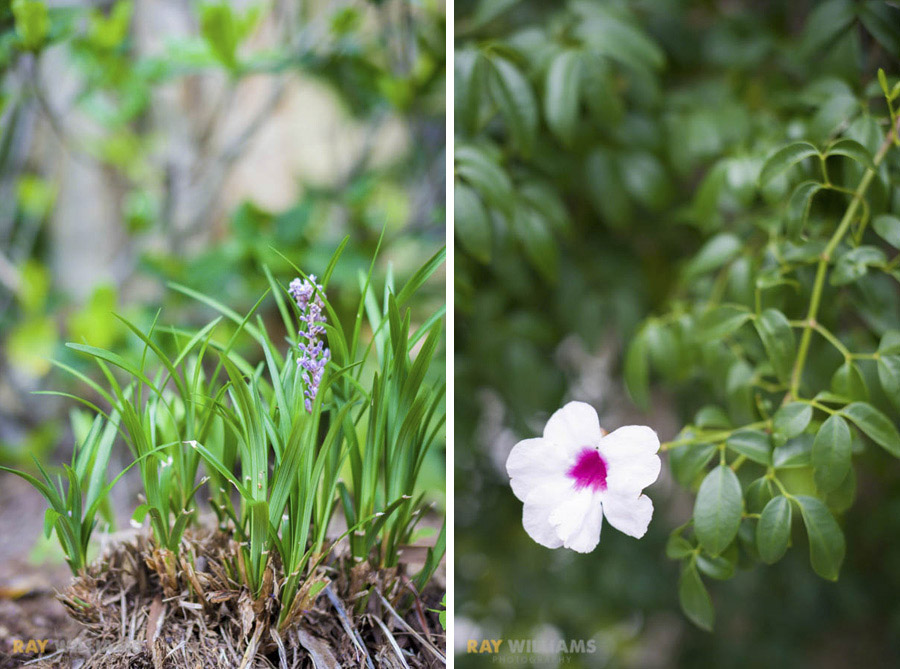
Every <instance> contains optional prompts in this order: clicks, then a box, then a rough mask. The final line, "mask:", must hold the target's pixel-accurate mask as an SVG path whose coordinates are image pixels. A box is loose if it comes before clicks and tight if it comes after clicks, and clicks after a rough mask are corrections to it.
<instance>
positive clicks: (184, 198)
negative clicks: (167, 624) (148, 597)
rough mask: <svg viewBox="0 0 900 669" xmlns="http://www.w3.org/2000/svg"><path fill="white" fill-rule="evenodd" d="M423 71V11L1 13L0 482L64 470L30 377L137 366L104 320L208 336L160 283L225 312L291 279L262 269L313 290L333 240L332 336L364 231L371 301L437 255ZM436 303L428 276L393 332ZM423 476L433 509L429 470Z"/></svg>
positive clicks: (121, 8) (60, 418) (432, 151)
mask: <svg viewBox="0 0 900 669" xmlns="http://www.w3.org/2000/svg"><path fill="white" fill-rule="evenodd" d="M445 61H446V58H445V7H444V4H443V3H442V2H438V1H436V0H421V1H415V2H411V1H408V0H396V1H395V0H383V1H378V0H373V1H357V2H352V1H351V2H343V1H336V0H301V1H296V0H271V1H260V2H191V1H188V0H169V1H166V2H151V1H150V0H134V1H133V2H132V1H127V0H120V1H117V2H106V1H100V2H77V3H55V2H42V1H41V0H16V1H15V2H13V3H11V4H10V3H8V2H5V3H3V4H2V7H0V70H2V77H0V114H2V116H0V132H2V135H0V463H3V464H6V465H11V464H13V465H15V466H25V467H28V466H33V465H30V463H31V457H30V456H31V455H36V456H37V457H39V458H41V459H43V460H47V461H51V462H53V461H55V460H56V457H57V456H58V457H61V458H63V457H68V456H67V455H66V453H67V452H70V450H71V447H72V443H71V434H70V431H69V421H68V414H69V412H70V410H72V408H73V404H72V403H69V402H66V401H65V400H62V399H60V398H57V397H49V396H42V395H34V394H33V392H34V391H41V390H47V389H53V390H60V391H71V390H72V385H71V384H72V380H71V377H69V376H68V375H67V374H64V373H61V372H56V371H54V370H53V368H52V366H51V363H50V359H56V360H59V361H62V362H64V363H66V364H69V365H72V366H74V367H76V368H77V369H81V370H83V371H85V372H87V373H90V374H93V373H95V368H92V367H91V365H90V362H89V361H87V360H85V359H84V358H83V357H80V356H78V355H77V354H74V353H73V352H72V351H70V350H69V349H66V348H65V347H64V346H63V344H64V342H66V341H74V342H87V343H89V344H91V345H94V346H99V347H103V348H109V349H112V350H115V351H117V352H119V353H120V354H122V355H124V356H125V357H130V356H139V355H140V353H141V348H140V346H139V345H138V341H137V339H136V338H135V337H133V336H126V328H125V327H124V325H122V324H121V323H120V322H119V321H117V320H116V319H115V318H114V316H113V312H117V313H121V314H123V315H125V316H127V317H128V318H129V319H131V320H133V321H135V322H136V323H138V324H140V325H141V326H142V327H145V328H146V327H149V325H150V323H151V322H152V320H153V318H154V316H155V315H156V313H157V311H158V310H160V309H161V310H162V313H161V316H160V320H159V324H160V325H174V326H177V327H184V328H193V327H197V326H200V325H202V324H204V323H205V322H208V320H210V319H211V317H212V312H211V310H209V309H208V308H206V307H204V306H203V305H201V304H200V303H198V302H196V301H192V300H190V299H188V298H186V297H184V296H182V295H179V294H178V293H176V292H175V291H172V290H169V289H167V288H166V285H167V283H168V282H177V283H180V284H184V285H187V286H189V287H191V288H194V289H196V290H198V291H201V292H203V293H205V294H208V295H210V296H213V297H215V298H216V299H218V300H219V301H221V302H222V303H224V304H226V305H228V306H229V307H231V308H232V309H234V310H235V311H238V312H241V313H245V312H246V311H248V310H249V309H250V307H252V306H253V304H254V303H255V302H256V301H257V299H258V298H259V297H260V296H261V295H262V293H263V291H264V290H265V289H266V287H267V283H266V278H265V275H264V274H263V271H262V267H263V266H264V265H266V266H268V267H269V268H270V269H271V270H272V272H273V274H274V275H275V276H276V277H277V278H278V279H280V280H281V281H282V282H284V283H285V284H286V283H287V282H288V281H290V279H291V278H292V274H291V270H290V268H289V266H288V264H287V262H286V261H285V260H284V259H283V258H282V257H281V256H280V255H279V253H280V254H283V255H284V256H287V257H288V258H290V259H291V261H292V262H293V263H295V264H296V265H297V266H299V267H302V268H303V269H304V270H305V271H307V272H309V273H313V274H320V273H321V272H322V271H324V269H325V266H326V264H327V262H328V260H329V259H330V257H331V255H332V253H333V252H334V250H335V249H336V247H337V246H338V244H339V243H340V241H341V240H342V239H343V238H344V236H348V235H349V237H350V241H349V244H348V246H347V249H346V251H345V252H344V254H343V257H342V259H341V261H340V263H339V264H338V266H337V269H336V271H335V273H334V275H333V277H332V281H331V285H330V286H329V298H330V299H331V301H332V303H333V304H334V305H335V307H336V309H337V311H338V313H339V315H340V316H341V318H342V319H350V318H352V317H353V316H354V315H355V305H356V303H357V300H358V296H359V289H360V284H359V273H360V271H366V270H367V269H368V267H369V263H370V262H371V259H372V257H373V255H374V253H375V250H376V246H377V243H378V240H379V237H380V235H381V234H382V230H384V242H383V244H382V248H381V252H380V254H379V257H378V263H377V265H376V268H377V269H376V277H375V280H376V285H383V281H384V279H385V277H386V276H387V274H388V272H389V271H390V272H393V275H394V277H395V281H396V282H398V283H399V284H400V285H402V284H403V283H404V282H405V281H406V279H407V278H408V277H409V276H410V275H411V274H412V273H413V272H414V271H415V270H416V269H418V268H419V266H420V265H421V264H422V262H423V261H424V259H425V258H427V257H430V256H431V255H432V254H433V253H435V252H436V251H437V250H438V249H439V248H440V247H441V246H443V244H444V238H445V232H444V231H445V211H444V193H445V184H446V179H445V174H444V173H445V156H446V152H445V146H444V145H445V128H446V120H445V110H446V93H445V89H446V77H445ZM444 301H445V292H444V272H443V271H439V272H438V274H437V275H436V276H435V277H434V279H433V280H432V281H430V282H429V284H427V285H426V287H425V288H424V289H423V290H422V291H421V297H420V299H419V303H418V304H416V305H414V308H413V321H414V323H415V322H416V321H417V320H418V321H421V320H423V319H424V318H426V317H427V316H429V315H430V314H431V313H433V312H434V311H435V310H436V309H438V308H440V307H441V305H443V304H444ZM261 314H262V316H263V318H265V319H266V321H267V324H269V325H271V327H272V328H273V332H275V333H279V332H283V326H280V325H279V319H278V317H277V311H276V310H275V305H274V302H273V301H272V300H271V299H270V300H268V301H267V302H266V303H265V304H264V306H263V308H262V311H261ZM225 330H227V327H226V328H225V329H223V330H222V333H223V334H222V336H225V337H227V334H228V333H227V332H225ZM278 336H280V335H278ZM274 338H275V337H273V339H274ZM285 345H287V344H285ZM258 355H259V352H258V351H254V352H252V356H258ZM436 360H438V362H437V363H436V365H441V366H442V365H443V356H442V355H439V356H437V357H436ZM440 369H441V370H443V367H441V368H440ZM441 373H442V371H441ZM79 390H83V388H81V389H79ZM121 451H122V452H121V453H120V454H119V455H120V456H121V458H123V460H124V458H125V456H126V453H125V449H121ZM114 466H116V465H114ZM426 469H427V473H426V474H425V477H424V479H423V485H424V487H426V488H428V489H430V490H432V491H433V495H432V496H433V499H434V501H435V502H437V503H438V504H440V505H443V497H444V495H443V490H444V453H443V449H435V450H434V451H433V453H432V456H431V458H430V460H429V462H428V464H427V466H426ZM123 483H125V484H126V485H125V486H123V489H122V490H121V491H120V490H117V495H118V497H119V500H120V502H122V503H124V504H127V505H128V506H129V508H130V505H131V504H132V502H133V500H131V499H127V495H128V493H127V489H128V486H127V479H126V481H123ZM0 488H6V494H5V495H4V494H3V491H2V490H0V515H2V512H3V510H4V509H3V505H4V503H6V502H10V503H11V500H10V496H12V495H13V494H14V492H15V491H14V489H13V488H14V486H13V483H12V482H11V481H10V480H9V479H7V478H4V481H3V482H2V484H0ZM15 490H18V488H16V489H15ZM7 508H9V507H7ZM39 511H41V510H40V509H39ZM13 524H14V523H13ZM7 525H8V524H3V523H0V526H3V527H6V526H7ZM32 529H33V530H34V531H33V532H32V531H31V530H32ZM39 533H40V525H39V521H38V525H37V526H36V527H34V528H30V529H29V530H27V531H26V532H23V533H22V534H21V535H20V537H21V540H22V541H23V542H27V541H28V540H29V537H31V536H32V535H33V536H37V535H38V534H39ZM11 543H13V544H14V543H15V542H11ZM17 550H19V551H21V547H18V548H17V547H16V546H8V547H7V549H6V552H5V553H4V555H8V554H9V553H10V551H12V552H13V553H15V552H16V551H17Z"/></svg>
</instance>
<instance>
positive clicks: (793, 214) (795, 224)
mask: <svg viewBox="0 0 900 669" xmlns="http://www.w3.org/2000/svg"><path fill="white" fill-rule="evenodd" d="M821 189H822V184H820V183H819V182H818V181H804V182H803V183H801V184H800V185H798V186H797V187H796V188H795V189H794V192H793V193H792V194H791V199H790V200H789V201H788V207H787V225H786V226H785V232H786V234H787V236H788V237H789V238H791V239H796V238H797V237H798V236H799V235H800V234H801V233H802V232H803V228H804V226H805V225H806V219H807V218H808V217H809V209H810V207H811V206H812V201H813V197H814V196H815V194H816V193H818V192H819V191H820V190H821Z"/></svg>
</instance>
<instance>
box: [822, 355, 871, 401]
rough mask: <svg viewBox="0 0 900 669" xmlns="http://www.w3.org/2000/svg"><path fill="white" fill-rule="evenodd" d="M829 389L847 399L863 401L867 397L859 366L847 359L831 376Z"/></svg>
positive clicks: (866, 389)
mask: <svg viewBox="0 0 900 669" xmlns="http://www.w3.org/2000/svg"><path fill="white" fill-rule="evenodd" d="M831 390H832V391H833V392H834V393H835V394H837V395H840V396H841V397H846V398H847V399H849V400H860V401H865V400H867V399H869V389H868V388H867V387H866V381H865V379H864V378H863V375H862V373H861V372H860V371H859V367H858V366H857V365H856V364H855V363H854V362H853V361H852V360H848V361H846V362H845V363H844V364H843V365H841V366H840V367H838V368H837V370H836V371H835V373H834V375H833V376H832V377H831Z"/></svg>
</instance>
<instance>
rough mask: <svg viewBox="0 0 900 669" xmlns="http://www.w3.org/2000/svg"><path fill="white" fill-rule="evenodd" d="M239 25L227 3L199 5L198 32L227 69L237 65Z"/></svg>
mask: <svg viewBox="0 0 900 669" xmlns="http://www.w3.org/2000/svg"><path fill="white" fill-rule="evenodd" d="M238 31H239V26H238V21H237V19H236V17H235V15H234V10H232V8H231V6H230V5H228V4H227V3H224V2H221V3H210V4H205V5H202V6H201V7H200V32H201V33H202V34H203V38H204V39H205V40H206V42H207V44H209V47H210V50H211V51H212V53H213V55H215V57H216V58H217V59H218V60H219V61H220V62H221V63H222V64H223V65H225V67H227V68H229V69H234V68H236V67H237V46H238V41H239V32H238Z"/></svg>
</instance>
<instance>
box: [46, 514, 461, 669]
mask: <svg viewBox="0 0 900 669" xmlns="http://www.w3.org/2000/svg"><path fill="white" fill-rule="evenodd" d="M238 553H239V547H238V545H237V543H236V542H235V541H234V540H232V539H231V538H230V537H228V536H227V535H225V534H223V533H220V532H209V531H195V532H189V533H187V534H186V535H185V538H184V540H183V543H182V547H181V551H180V553H179V555H178V557H177V558H176V557H175V556H174V555H173V554H171V553H169V552H167V551H165V550H164V549H159V548H158V547H156V546H155V545H154V544H153V543H152V542H151V540H150V539H149V538H148V537H147V536H145V535H139V536H138V537H137V538H136V539H135V540H133V541H131V542H127V543H120V544H118V545H116V546H114V547H112V548H111V549H109V550H108V551H107V552H106V553H105V554H104V555H103V556H101V558H100V559H98V560H97V561H96V562H95V563H94V564H93V565H92V566H91V567H90V568H89V569H88V570H87V572H86V573H85V574H83V575H82V576H79V577H78V578H76V579H74V581H73V582H72V583H71V585H70V586H69V587H68V588H66V589H65V590H64V591H63V592H62V593H60V595H59V599H60V601H61V602H62V603H63V605H64V606H65V608H66V609H67V611H68V613H69V615H70V616H71V617H72V618H73V619H74V620H76V621H77V622H78V623H80V626H81V632H80V633H79V634H78V635H77V636H76V637H75V638H74V639H71V640H69V641H67V642H65V643H64V644H62V647H59V648H56V649H52V648H48V649H47V652H46V654H45V655H44V656H43V659H42V660H41V661H39V662H37V663H35V664H32V665H30V666H36V667H42V668H43V669H49V668H54V669H55V668H63V667H65V668H66V669H69V668H70V667H77V668H78V669H124V668H126V667H127V668H129V669H145V668H146V669H170V668H183V667H184V668H187V667H189V668H190V669H210V668H213V667H222V668H227V669H251V668H252V669H256V668H261V667H277V668H279V669H282V668H283V669H305V668H316V669H336V668H340V667H360V668H370V669H381V668H382V667H384V668H388V669H406V667H409V668H410V669H419V668H431V667H443V666H445V664H446V662H445V660H444V657H445V656H446V651H445V636H444V632H443V630H442V628H441V626H440V624H439V621H438V615H437V614H436V613H435V612H434V611H433V610H432V609H438V608H442V604H440V600H441V596H442V594H441V592H442V591H441V589H440V588H439V587H437V586H436V585H432V586H429V588H427V589H426V591H425V592H424V593H421V594H416V593H415V592H414V591H413V588H412V584H411V583H410V581H409V579H408V578H407V577H406V576H405V574H404V573H403V567H400V568H399V569H397V568H394V569H384V570H376V569H373V568H371V567H370V565H369V563H367V562H364V563H361V564H357V565H354V566H351V563H350V560H349V557H347V556H335V557H333V558H332V559H331V561H330V563H329V564H326V565H323V566H320V567H319V568H318V569H317V571H316V574H315V577H314V578H310V579H309V580H308V581H307V583H305V584H304V585H303V586H301V588H300V591H299V592H298V594H297V597H296V599H295V605H294V606H293V607H292V608H291V611H290V615H288V616H287V619H286V620H283V621H282V624H280V625H279V621H278V619H279V612H280V611H281V602H280V599H279V593H280V588H281V584H282V583H283V582H284V573H283V570H282V569H281V565H280V564H278V563H277V561H272V564H270V565H269V567H268V569H267V572H266V579H265V582H264V584H263V589H262V593H261V595H260V596H259V597H257V598H253V597H251V593H250V592H249V591H248V590H247V589H246V588H245V587H242V586H241V585H240V584H239V583H237V582H235V580H233V578H232V577H231V576H229V574H230V573H232V572H233V571H234V566H235V565H236V564H239V561H237V560H236V557H235V556H236V555H237V554H238ZM323 586H324V587H323Z"/></svg>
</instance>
